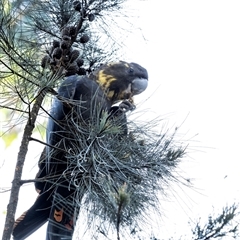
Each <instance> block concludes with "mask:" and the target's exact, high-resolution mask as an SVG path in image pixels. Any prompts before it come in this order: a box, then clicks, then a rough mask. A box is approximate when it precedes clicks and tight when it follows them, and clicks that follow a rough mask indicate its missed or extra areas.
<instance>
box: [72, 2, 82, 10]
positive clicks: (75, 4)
mask: <svg viewBox="0 0 240 240" xmlns="http://www.w3.org/2000/svg"><path fill="white" fill-rule="evenodd" d="M73 8H74V9H75V10H76V11H78V12H80V11H81V2H80V1H75V2H73Z"/></svg>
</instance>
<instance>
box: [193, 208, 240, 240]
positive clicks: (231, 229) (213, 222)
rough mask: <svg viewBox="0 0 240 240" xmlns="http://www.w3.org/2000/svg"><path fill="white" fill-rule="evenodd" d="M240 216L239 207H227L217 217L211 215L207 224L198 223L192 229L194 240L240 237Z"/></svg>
mask: <svg viewBox="0 0 240 240" xmlns="http://www.w3.org/2000/svg"><path fill="white" fill-rule="evenodd" d="M238 215H239V212H238V205H237V204H233V205H231V206H226V207H224V208H223V209H222V212H221V213H220V214H218V215H216V216H214V215H212V214H211V215H209V217H208V221H207V223H205V224H204V225H202V224H200V221H198V222H197V223H196V226H195V228H194V229H192V233H193V239H194V240H208V239H225V238H226V237H232V238H236V239H237V238H238V237H239V229H238V227H239V224H238V223H237V221H236V217H237V216H238Z"/></svg>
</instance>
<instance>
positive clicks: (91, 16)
mask: <svg viewBox="0 0 240 240" xmlns="http://www.w3.org/2000/svg"><path fill="white" fill-rule="evenodd" d="M94 19H95V15H94V14H93V13H89V14H88V20H89V22H92V21H94Z"/></svg>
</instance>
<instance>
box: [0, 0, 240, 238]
mask: <svg viewBox="0 0 240 240" xmlns="http://www.w3.org/2000/svg"><path fill="white" fill-rule="evenodd" d="M131 2H134V3H135V2H137V1H133V0H131ZM133 8H135V9H139V12H138V14H139V16H140V17H139V19H138V20H137V22H136V25H137V26H139V27H141V28H142V31H139V30H136V31H135V32H134V34H133V35H132V36H131V37H128V39H127V40H126V42H125V45H126V53H127V57H126V59H124V60H127V61H134V62H137V63H139V64H141V65H143V66H144V67H145V68H147V70H148V72H149V87H148V89H147V90H146V92H145V93H143V94H141V95H140V96H139V97H137V98H136V102H138V103H139V108H141V109H149V114H148V116H147V117H151V116H155V115H161V116H163V117H165V119H166V123H167V125H168V126H169V128H173V127H175V126H180V125H181V127H180V129H179V134H180V135H179V136H181V139H182V140H184V141H186V142H187V143H189V144H190V145H189V155H188V158H187V159H186V160H185V161H184V164H182V165H181V170H182V171H184V172H185V175H186V176H189V178H190V179H191V180H192V183H194V187H193V188H192V189H189V190H184V192H185V193H186V194H183V192H182V191H181V190H180V188H178V187H175V188H174V189H172V190H171V189H170V191H171V192H172V193H173V194H174V196H173V197H172V198H171V199H169V201H164V202H163V203H162V206H163V208H164V209H165V214H164V215H165V216H166V217H163V221H165V223H166V224H164V225H166V230H162V231H163V232H164V234H165V235H168V234H169V236H171V235H172V233H173V232H174V231H176V232H180V233H181V231H182V229H184V228H183V227H182V226H185V227H187V221H188V218H189V217H190V218H191V219H194V217H195V216H196V217H198V216H199V214H203V215H204V214H205V215H206V216H207V213H208V212H209V211H211V210H212V206H215V207H216V208H217V209H219V208H221V207H222V206H223V205H224V204H225V203H230V204H231V203H233V202H234V201H236V202H239V199H240V184H239V183H240V174H239V167H240V164H239V161H240V159H239V158H240V154H239V149H240V147H239V136H240V127H239V124H240V113H239V103H240V94H239V84H238V83H239V79H240V67H239V66H240V14H239V12H240V2H239V1H229V0H225V1H221V0H216V1H211V0H207V1H205V0H201V1H193V0H189V1H185V0H183V1H182V0H176V1H171V0H168V1H160V0H158V1H156V0H147V1H139V2H138V4H136V5H135V6H134V7H133ZM142 36H144V37H145V39H146V40H143V38H142ZM14 147H17V149H18V146H14ZM13 152H14V154H15V156H16V154H17V151H15V150H14V151H13ZM7 154H9V152H8V153H7ZM37 158H38V157H37V156H36V160H37ZM6 159H7V160H8V161H9V155H6ZM15 159H16V157H15ZM11 160H12V159H11ZM8 164H9V163H8ZM14 164H15V163H14ZM5 166H8V169H10V168H9V166H10V165H6V164H5ZM33 167H34V166H33V164H31V165H30V167H29V168H28V169H27V170H26V171H25V174H26V172H27V176H30V177H33V176H34V175H35V172H36V171H35V170H34V171H33V170H31V169H32V168H33ZM2 173H3V171H2V169H1V171H0V175H1V174H2ZM10 175H11V174H10V173H9V179H11V176H10ZM175 190H176V191H175ZM31 191H33V192H34V188H33V187H31ZM22 192H24V191H22ZM28 192H29V190H28ZM28 192H27V191H25V192H24V193H23V194H24V197H20V203H19V209H18V214H20V213H21V212H22V211H24V210H26V208H28V207H29V204H31V203H27V204H26V202H28V201H25V200H27V199H28V198H33V199H35V197H36V196H32V194H31V193H28ZM22 196H23V195H22ZM23 198H24V200H23ZM33 201H34V200H33ZM0 203H1V204H0V211H1V212H2V211H4V209H5V208H6V205H5V204H6V203H7V200H3V198H2V197H0ZM177 216H178V217H177ZM179 216H180V217H179ZM0 219H1V220H0V225H1V227H2V225H3V224H2V222H3V220H2V219H3V218H2V214H1V215H0ZM172 226H174V227H175V229H174V230H173V228H172ZM168 227H169V228H168ZM36 236H37V235H32V236H31V237H30V238H29V239H34V238H36ZM157 237H160V235H159V236H157Z"/></svg>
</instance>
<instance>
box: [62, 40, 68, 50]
mask: <svg viewBox="0 0 240 240" xmlns="http://www.w3.org/2000/svg"><path fill="white" fill-rule="evenodd" d="M69 47H70V42H69V41H65V40H63V41H62V42H61V49H67V48H69Z"/></svg>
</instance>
